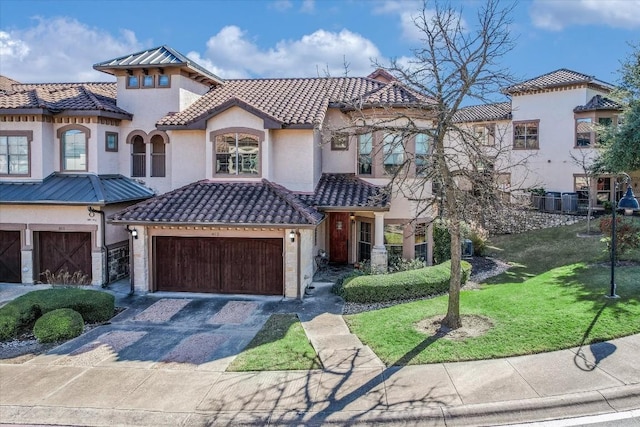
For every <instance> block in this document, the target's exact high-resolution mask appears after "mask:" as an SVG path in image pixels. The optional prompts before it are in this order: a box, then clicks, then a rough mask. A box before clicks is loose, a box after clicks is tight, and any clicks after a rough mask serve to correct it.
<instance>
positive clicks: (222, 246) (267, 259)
mask: <svg viewBox="0 0 640 427" xmlns="http://www.w3.org/2000/svg"><path fill="white" fill-rule="evenodd" d="M282 249H283V246H282V239H235V238H210V237H164V236H163V237H155V238H154V251H155V252H154V259H155V261H154V264H155V270H154V272H155V274H154V276H155V284H156V286H155V288H156V290H158V291H182V292H211V293H227V294H230V293H233V294H261V295H282V293H283V258H282Z"/></svg>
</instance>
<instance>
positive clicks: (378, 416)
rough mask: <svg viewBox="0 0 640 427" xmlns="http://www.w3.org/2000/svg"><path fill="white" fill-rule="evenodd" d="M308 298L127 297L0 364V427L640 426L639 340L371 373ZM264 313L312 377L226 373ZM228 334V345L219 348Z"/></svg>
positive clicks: (366, 357) (359, 352) (329, 301)
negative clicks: (292, 330)
mask: <svg viewBox="0 0 640 427" xmlns="http://www.w3.org/2000/svg"><path fill="white" fill-rule="evenodd" d="M315 292H316V293H315V294H314V295H313V296H311V297H309V298H307V299H306V300H305V301H304V302H284V303H280V302H273V301H271V300H268V299H267V300H264V299H258V300H240V301H238V300H237V299H211V300H209V301H208V302H206V301H207V300H204V301H205V302H202V303H200V302H199V301H200V300H199V299H198V298H191V297H189V298H188V299H189V300H190V301H191V300H193V301H196V302H197V304H195V303H193V302H190V303H189V304H190V305H189V307H192V308H193V307H194V306H195V308H198V307H200V309H199V310H192V311H188V310H187V311H182V310H185V307H187V305H183V306H182V307H180V305H181V303H180V300H177V299H176V298H164V299H159V298H157V297H156V298H151V297H147V298H137V299H136V298H134V299H133V300H135V304H138V305H135V304H134V305H133V307H132V310H127V311H129V313H128V314H127V312H126V311H125V312H124V313H123V314H122V315H123V316H124V315H126V317H125V318H122V319H118V320H117V321H116V320H114V322H113V323H112V325H107V326H104V327H101V328H103V329H101V328H97V329H95V330H93V331H91V332H90V334H93V335H91V337H87V335H89V334H86V335H85V336H83V337H80V338H81V339H80V340H74V341H72V342H70V343H67V344H65V346H62V347H58V348H57V349H55V350H54V351H52V352H50V353H49V354H47V355H41V356H38V357H36V358H34V359H32V360H29V361H28V362H25V363H21V364H10V363H6V361H5V362H4V363H3V361H1V360H0V423H16V424H25V423H26V424H55V425H90V426H94V425H95V426H103V425H104V426H106V425H109V426H112V425H149V426H151V425H153V426H158V425H172V426H175V425H182V426H199V425H203V426H204V425H212V424H214V425H238V424H250V425H251V424H253V425H326V424H339V425H342V424H350V425H351V424H358V423H362V424H365V425H366V424H374V423H384V424H385V425H420V426H424V425H427V426H428V425H438V426H439V425H447V426H452V425H497V424H509V423H518V422H527V421H539V420H548V419H556V418H564V417H574V416H582V415H595V414H606V413H614V412H619V411H635V412H632V413H633V414H635V416H637V417H640V362H639V359H638V356H639V355H640V335H635V336H630V337H625V338H621V339H617V340H612V341H610V342H605V343H599V344H594V345H591V346H587V347H584V348H581V349H571V350H563V351H557V352H552V353H545V354H539V355H531V356H521V357H513V358H506V359H496V360H486V361H476V362H460V363H441V364H432V365H415V366H406V367H385V366H384V365H383V364H382V363H381V362H380V361H379V359H378V358H377V357H376V356H375V355H374V354H373V353H372V352H371V351H370V349H368V348H367V347H366V346H363V345H362V343H361V342H360V341H359V340H358V339H357V338H356V337H355V336H353V335H351V334H350V333H349V330H348V329H347V328H346V325H345V324H344V321H343V320H342V317H341V316H340V315H339V314H340V312H341V305H340V300H339V298H337V297H335V296H333V295H331V294H330V293H329V285H327V284H320V283H317V284H316V291H315ZM169 297H170V296H169ZM119 298H125V297H123V296H122V295H120V296H119ZM133 300H132V301H133ZM163 301H169V302H163ZM176 301H177V302H176ZM231 302H233V303H234V304H232V305H231V307H232V309H225V307H229V303H231ZM243 302H245V303H249V304H244V305H243V304H240V305H238V304H237V303H243ZM279 304H284V305H279ZM278 309H282V310H291V309H295V310H296V311H297V312H298V313H299V317H300V318H301V320H302V322H303V326H304V328H305V331H306V332H307V334H308V337H309V339H310V341H311V342H312V344H313V345H314V347H315V348H316V351H317V352H318V354H319V355H320V358H321V360H322V362H323V364H324V369H322V370H313V371H281V372H249V373H234V372H226V371H225V369H226V366H227V365H228V363H229V361H230V360H231V359H232V358H233V355H234V354H235V352H237V350H234V349H239V348H241V347H243V345H244V344H243V343H241V342H240V341H243V342H244V341H245V340H247V339H250V337H249V336H252V333H254V331H256V330H257V329H259V325H261V322H262V319H263V318H265V316H266V313H267V312H268V311H273V310H278ZM176 310H177V311H176ZM174 311H175V313H173V314H172V312H174ZM238 313H244V314H245V315H244V316H240V315H239V314H238ZM174 314H175V317H173V316H174ZM163 316H164V317H163ZM167 316H168V317H167ZM167 318H173V319H174V320H176V319H182V322H180V324H179V325H174V326H171V325H170V324H169V323H167V324H165V323H164V322H165V319H167ZM158 319H160V320H158ZM154 321H156V323H157V325H155V326H154V327H156V328H158V330H159V331H162V333H161V334H158V335H156V336H155V337H153V338H150V335H149V334H150V332H149V331H151V330H152V329H153V327H151V326H149V327H148V328H146V327H145V325H151V324H152V323H154ZM136 322H137V323H136ZM207 322H208V323H207ZM225 322H236V323H235V325H231V324H225ZM171 328H173V330H171ZM237 328H240V329H241V330H242V331H244V332H242V331H241V332H240V333H239V334H238V335H237V336H238V337H239V338H233V339H231V341H229V340H227V341H221V339H220V338H219V336H227V337H234V335H233V334H232V333H233V331H234V330H236V329H237ZM225 330H226V332H225ZM141 332H147V333H148V334H147V335H145V336H144V337H141V336H140V333H141ZM118 333H119V335H118ZM105 334H106V336H107V338H105ZM109 334H111V335H109ZM203 334H205V335H207V334H208V335H207V336H203ZM194 336H195V337H196V338H193V337H194ZM216 336H218V338H215V337H216ZM100 337H102V338H100ZM109 337H110V338H109ZM145 337H146V338H145ZM202 338H204V339H202ZM236 340H238V342H236ZM185 341H186V342H187V344H184V343H185ZM225 343H226V344H225ZM181 346H182V347H181ZM207 346H209V347H207ZM134 348H136V350H135V351H134V350H133V349H134ZM157 348H162V350H161V351H157V350H156V351H155V352H154V350H152V349H157ZM188 348H191V349H192V350H193V351H192V352H184V350H185V349H188ZM225 348H226V350H224V349H225ZM145 349H146V351H145ZM176 349H182V350H176ZM216 351H220V353H216ZM225 351H226V353H225ZM171 354H173V356H172V357H167V355H171ZM225 354H226V356H225ZM188 355H190V356H188ZM188 357H190V359H189V358H188Z"/></svg>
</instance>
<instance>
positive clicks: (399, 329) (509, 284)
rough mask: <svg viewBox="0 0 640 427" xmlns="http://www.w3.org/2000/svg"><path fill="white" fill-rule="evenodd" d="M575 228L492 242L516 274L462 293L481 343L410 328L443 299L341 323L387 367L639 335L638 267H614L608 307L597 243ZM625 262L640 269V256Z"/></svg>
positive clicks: (440, 311) (437, 311)
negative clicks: (479, 326) (613, 293)
mask: <svg viewBox="0 0 640 427" xmlns="http://www.w3.org/2000/svg"><path fill="white" fill-rule="evenodd" d="M584 229H585V224H584V223H581V224H576V225H573V226H568V227H560V228H554V229H549V230H541V231H535V232H530V233H524V234H520V235H511V236H501V237H499V238H496V239H493V240H492V242H491V248H490V251H491V252H492V253H493V254H499V255H498V256H499V257H500V258H501V259H504V260H507V261H509V262H512V263H513V264H514V265H516V267H514V268H513V269H512V270H513V271H509V272H507V273H504V274H502V275H500V276H497V277H496V278H494V279H493V280H491V284H488V285H484V286H483V287H482V288H481V289H480V290H475V291H463V292H462V293H461V312H462V314H463V315H465V314H476V315H481V316H484V317H487V318H489V319H490V320H491V321H492V322H493V324H494V326H493V327H492V328H491V329H490V330H489V331H488V332H487V333H486V334H485V335H483V336H480V337H476V338H467V339H465V340H462V341H452V340H449V339H446V338H436V337H434V336H430V335H427V334H425V333H421V332H419V331H418V330H417V329H416V327H415V325H416V323H418V322H419V321H420V320H422V319H424V318H427V317H430V316H442V317H443V316H444V314H445V312H446V305H447V297H446V296H444V297H438V298H434V299H431V300H423V301H417V302H413V303H409V304H402V305H397V306H394V307H390V308H386V309H382V310H377V311H372V312H366V313H360V314H356V315H351V316H345V319H346V320H347V323H348V324H349V327H350V328H351V330H352V331H353V332H354V333H356V334H357V335H358V336H359V337H360V339H361V340H362V341H363V342H364V343H365V344H367V345H369V346H370V347H371V348H372V349H373V351H374V352H375V353H376V354H377V355H378V356H379V357H380V358H381V359H382V360H383V361H384V362H385V363H387V364H388V365H393V364H396V365H405V364H419V363H435V362H445V361H460V360H475V359H488V358H495V357H505V356H512V355H521V354H530V353H537V352H544V351H552V350H558V349H562V348H569V347H572V346H578V345H580V344H583V343H589V342H594V341H602V340H606V339H611V338H615V337H620V336H624V335H629V334H633V333H638V332H640V322H639V321H638V319H639V318H640V281H638V277H640V266H638V265H633V266H624V267H618V268H617V270H616V283H617V285H618V294H619V295H620V296H621V298H620V299H618V300H608V299H606V298H604V295H605V294H606V293H607V292H608V289H609V277H610V276H609V275H610V269H609V267H608V266H607V265H606V264H597V263H601V262H602V261H606V260H607V259H608V256H607V254H606V252H604V250H605V245H604V244H603V243H601V242H600V239H599V238H598V237H588V238H579V237H577V236H576V233H577V232H578V231H583V230H584ZM623 258H625V259H629V260H633V261H640V251H637V250H636V251H633V252H630V253H628V254H627V255H626V256H625V257H623Z"/></svg>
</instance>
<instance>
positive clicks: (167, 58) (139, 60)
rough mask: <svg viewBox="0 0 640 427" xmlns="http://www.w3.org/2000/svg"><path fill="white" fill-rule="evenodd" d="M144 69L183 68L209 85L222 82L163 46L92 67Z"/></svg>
mask: <svg viewBox="0 0 640 427" xmlns="http://www.w3.org/2000/svg"><path fill="white" fill-rule="evenodd" d="M144 67H184V68H188V69H191V70H192V71H195V72H197V73H198V74H199V75H201V76H202V77H205V78H206V79H208V80H210V82H211V83H214V84H219V83H222V82H223V80H222V79H221V78H220V77H218V76H216V75H215V74H213V73H212V72H211V71H209V70H207V69H206V68H204V67H202V66H200V65H198V64H197V63H195V62H194V61H192V60H191V59H189V58H187V57H186V56H185V55H183V54H181V53H180V52H178V51H176V50H175V49H172V48H171V47H169V46H165V45H163V46H158V47H154V48H151V49H147V50H143V51H140V52H136V53H132V54H129V55H125V56H121V57H119V58H114V59H110V60H108V61H103V62H99V63H97V64H94V66H93V68H94V69H96V70H99V71H104V72H107V73H109V71H110V70H113V69H128V68H144Z"/></svg>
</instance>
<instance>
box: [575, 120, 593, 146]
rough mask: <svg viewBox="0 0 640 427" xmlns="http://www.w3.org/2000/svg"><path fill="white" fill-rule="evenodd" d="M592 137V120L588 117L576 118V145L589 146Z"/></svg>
mask: <svg viewBox="0 0 640 427" xmlns="http://www.w3.org/2000/svg"><path fill="white" fill-rule="evenodd" d="M592 138H593V122H592V121H591V118H590V117H585V118H580V119H576V147H589V146H590V145H591V144H592Z"/></svg>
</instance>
